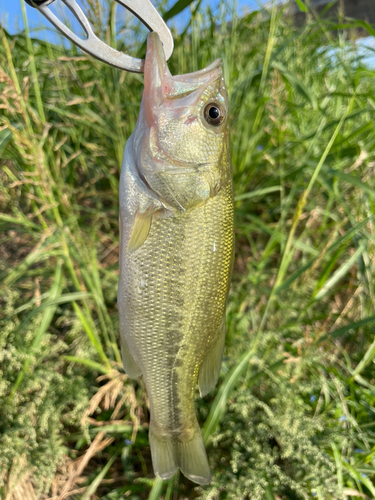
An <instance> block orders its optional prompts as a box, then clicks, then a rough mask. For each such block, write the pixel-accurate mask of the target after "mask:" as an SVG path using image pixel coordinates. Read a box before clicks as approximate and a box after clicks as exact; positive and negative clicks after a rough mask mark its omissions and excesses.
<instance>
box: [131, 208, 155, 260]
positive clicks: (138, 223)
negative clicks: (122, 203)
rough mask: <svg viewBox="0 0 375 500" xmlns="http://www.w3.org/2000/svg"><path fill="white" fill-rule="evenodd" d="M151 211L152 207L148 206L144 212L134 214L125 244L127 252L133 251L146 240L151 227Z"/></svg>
mask: <svg viewBox="0 0 375 500" xmlns="http://www.w3.org/2000/svg"><path fill="white" fill-rule="evenodd" d="M152 213H153V211H152V209H151V208H149V209H148V210H146V212H143V213H141V212H137V213H136V214H135V220H134V225H133V230H132V234H131V235H130V240H129V243H128V246H127V251H128V252H134V251H135V250H137V249H138V248H139V247H140V246H142V245H143V243H144V242H145V241H146V238H147V236H148V233H149V232H150V228H151V222H152Z"/></svg>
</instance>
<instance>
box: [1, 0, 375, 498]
mask: <svg viewBox="0 0 375 500" xmlns="http://www.w3.org/2000/svg"><path fill="white" fill-rule="evenodd" d="M91 5H92V11H91V13H92V20H93V21H94V22H96V20H97V16H96V11H95V2H91ZM172 14H173V12H172ZM229 20H230V22H229ZM108 22H109V25H110V26H112V27H113V26H114V23H113V19H111V18H110V17H109V19H108ZM102 28H103V26H101V29H102ZM334 31H335V26H334V25H331V24H329V23H328V22H324V23H323V22H321V21H312V22H311V23H310V24H309V25H308V26H306V27H304V28H302V29H301V30H299V31H297V30H296V29H294V28H293V27H292V26H291V23H290V20H288V19H286V17H285V16H284V15H283V11H280V10H277V9H276V8H274V9H271V10H262V11H260V12H257V13H253V14H250V15H248V16H246V17H245V18H242V19H238V18H236V17H235V16H234V15H233V7H232V6H226V5H225V4H223V5H222V8H221V10H219V11H217V12H215V13H212V12H211V11H210V9H207V11H204V12H202V11H201V10H200V9H199V8H195V7H194V8H193V9H192V16H191V21H190V23H189V27H188V29H187V31H186V32H184V33H183V34H177V33H175V34H174V36H175V45H176V48H175V52H174V54H173V56H172V59H171V62H170V67H171V70H172V72H173V73H186V72H189V71H194V70H196V69H199V68H202V67H204V66H206V65H207V64H209V63H210V62H212V60H213V59H215V58H216V57H222V59H223V63H224V71H225V77H226V81H227V85H228V88H229V92H230V100H231V117H230V120H231V147H232V162H233V176H234V186H235V200H236V263H235V269H234V276H233V285H232V289H231V292H230V297H229V303H228V315H227V320H228V321H227V325H228V335H227V349H226V351H225V358H224V362H223V368H222V376H221V379H220V381H219V384H218V388H217V389H216V391H215V392H213V393H212V394H209V395H208V396H207V397H206V398H204V400H200V401H198V402H197V406H198V415H199V419H200V422H201V425H202V428H203V435H204V439H205V441H206V444H207V451H208V455H209V461H210V465H211V468H212V472H213V481H212V483H211V485H209V486H207V487H206V488H204V489H202V488H195V486H194V485H193V484H192V483H189V482H188V481H187V480H186V479H184V478H183V477H181V476H178V477H175V478H173V479H172V480H171V481H170V482H166V483H163V482H161V481H160V480H156V481H154V479H153V473H152V466H151V460H150V450H149V447H148V440H147V427H148V413H147V412H148V410H147V399H146V396H145V392H144V387H143V385H142V381H139V382H134V381H129V380H128V379H127V377H126V376H124V374H123V370H122V365H121V358H120V352H119V348H118V342H117V338H118V313H117V306H116V293H117V280H118V178H119V169H120V165H121V158H122V153H123V148H124V145H125V142H126V140H127V138H128V137H129V136H130V134H131V132H132V130H133V128H134V125H135V122H136V119H137V115H138V112H139V104H140V99H141V95H142V88H143V82H142V77H141V76H139V75H133V74H127V73H122V72H120V71H119V70H116V69H113V68H110V67H107V66H105V65H103V64H101V63H99V62H97V61H95V60H92V59H91V58H88V57H86V56H84V55H82V54H80V53H78V52H77V50H76V49H74V48H73V47H71V48H69V49H64V48H63V47H58V46H52V45H50V44H48V43H46V42H37V41H33V40H30V39H28V37H27V36H26V35H25V34H24V33H21V34H20V35H19V36H16V37H11V36H9V35H8V34H7V33H6V32H5V31H4V32H2V41H1V44H0V91H1V95H0V106H1V128H0V154H1V160H0V161H1V169H0V183H1V184H0V231H1V243H0V245H1V253H0V280H1V282H0V300H1V311H0V366H1V372H0V373H1V375H0V398H1V404H0V497H2V496H4V497H5V496H6V495H7V494H9V495H10V494H11V493H10V492H11V490H12V488H16V490H15V491H18V492H19V491H21V490H20V489H21V488H25V487H26V486H25V485H27V486H28V487H29V488H31V490H30V491H32V493H30V494H32V495H34V497H32V498H35V495H36V494H37V493H38V492H39V493H41V492H43V493H41V494H42V498H49V497H51V496H52V497H54V496H55V497H56V498H57V497H58V495H63V497H64V495H65V497H67V496H68V495H69V492H74V493H70V494H71V496H72V497H74V498H82V499H85V498H90V497H92V498H95V497H93V495H96V498H101V499H108V500H120V499H122V498H133V499H138V498H139V499H145V498H151V499H153V500H155V499H157V498H166V499H168V500H171V499H172V498H173V499H175V498H181V499H182V498H195V497H200V498H207V499H208V498H210V499H214V498H215V499H216V498H220V499H224V498H231V499H236V500H237V499H239V498H251V499H252V500H258V499H259V500H261V499H267V500H268V499H274V500H277V499H283V500H284V499H286V500H290V499H292V500H293V499H308V498H319V499H324V500H325V499H334V500H339V499H344V498H357V499H360V498H375V486H374V484H375V482H374V478H375V419H374V417H375V390H374V385H375V376H374V359H375V344H374V326H375V310H374V309H375V308H374V280H373V276H374V264H375V263H374V217H375V211H374V199H375V183H374V176H373V170H374V167H375V158H374V156H375V136H374V132H373V131H374V118H375V100H374V93H373V89H374V85H375V71H373V70H372V69H369V68H366V67H365V66H363V65H362V63H361V59H360V58H359V57H358V53H357V52H356V48H355V46H354V45H353V44H350V43H349V41H348V35H347V34H339V36H338V37H337V36H335V35H334ZM104 33H106V32H105V30H104ZM109 33H111V32H109ZM107 34H108V33H107ZM112 34H113V33H112ZM113 43H114V42H113ZM116 43H119V42H116ZM119 44H120V43H119ZM121 48H123V49H124V50H127V47H126V46H121ZM333 48H334V49H335V54H336V56H335V57H334V58H333V57H332V50H333ZM139 50H140V51H142V50H144V47H143V48H140V49H139ZM34 65H35V66H34ZM75 460H78V461H77V462H76V461H75ZM17 488H18V490H17ZM22 491H23V490H22ZM10 498H11V497H10ZM30 498H31V497H30ZM61 498H62V497H61Z"/></svg>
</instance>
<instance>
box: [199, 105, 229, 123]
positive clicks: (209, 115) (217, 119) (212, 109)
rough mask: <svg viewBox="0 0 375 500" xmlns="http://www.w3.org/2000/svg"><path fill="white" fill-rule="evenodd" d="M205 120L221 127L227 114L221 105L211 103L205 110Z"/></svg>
mask: <svg viewBox="0 0 375 500" xmlns="http://www.w3.org/2000/svg"><path fill="white" fill-rule="evenodd" d="M204 118H205V120H206V122H207V123H209V124H210V125H215V126H216V127H217V126H218V125H221V124H222V123H223V121H224V120H225V112H224V110H223V108H222V107H221V106H220V104H218V103H216V102H210V103H209V104H207V105H206V107H205V108H204Z"/></svg>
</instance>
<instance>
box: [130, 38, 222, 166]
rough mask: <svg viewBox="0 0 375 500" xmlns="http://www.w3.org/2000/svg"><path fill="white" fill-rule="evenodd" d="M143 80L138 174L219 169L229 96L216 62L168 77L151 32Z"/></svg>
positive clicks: (162, 57)
mask: <svg viewBox="0 0 375 500" xmlns="http://www.w3.org/2000/svg"><path fill="white" fill-rule="evenodd" d="M144 76H145V88H144V93H143V99H142V105H141V114H140V118H141V123H142V135H143V141H142V145H141V146H142V147H141V150H142V151H141V155H140V158H141V165H140V168H141V170H142V173H143V174H144V175H147V174H150V173H156V172H160V171H165V170H166V169H167V170H168V169H177V172H178V169H179V168H180V169H181V168H184V167H185V168H186V167H187V168H189V167H191V168H197V167H202V166H207V165H218V164H220V161H221V159H222V156H223V153H224V151H226V148H227V143H228V118H227V117H228V92H227V90H226V87H225V83H224V79H223V72H222V62H221V60H220V59H217V60H216V61H214V62H213V63H212V64H211V65H210V66H208V67H207V68H205V69H203V70H200V71H196V72H194V73H189V74H185V75H176V76H172V75H171V73H170V71H169V69H168V66H167V62H166V59H165V55H164V50H163V46H162V43H161V41H160V39H159V36H158V35H157V33H155V32H153V33H150V34H149V36H148V40H147V54H146V62H145V73H144ZM175 173H176V172H175Z"/></svg>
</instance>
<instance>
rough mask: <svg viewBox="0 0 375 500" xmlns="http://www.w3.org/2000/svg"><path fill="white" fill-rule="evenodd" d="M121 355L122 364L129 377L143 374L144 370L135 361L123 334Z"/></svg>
mask: <svg viewBox="0 0 375 500" xmlns="http://www.w3.org/2000/svg"><path fill="white" fill-rule="evenodd" d="M120 343H121V357H122V364H123V365H124V370H125V372H126V374H127V375H128V376H129V378H137V377H140V376H141V375H142V370H141V369H140V368H139V366H138V365H137V363H136V362H135V361H134V358H133V356H132V354H131V353H130V351H129V347H128V344H127V343H126V340H125V339H124V338H123V336H122V335H121V340H120Z"/></svg>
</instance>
